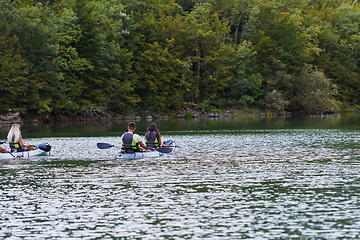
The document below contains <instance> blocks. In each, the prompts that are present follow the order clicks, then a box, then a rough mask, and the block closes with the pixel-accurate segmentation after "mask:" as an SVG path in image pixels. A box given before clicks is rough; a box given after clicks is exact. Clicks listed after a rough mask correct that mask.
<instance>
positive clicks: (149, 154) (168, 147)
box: [97, 140, 177, 160]
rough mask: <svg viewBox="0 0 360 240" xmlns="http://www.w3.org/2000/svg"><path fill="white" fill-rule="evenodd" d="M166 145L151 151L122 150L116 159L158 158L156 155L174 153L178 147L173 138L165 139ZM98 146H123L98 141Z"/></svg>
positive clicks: (105, 147)
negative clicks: (130, 151) (127, 151)
mask: <svg viewBox="0 0 360 240" xmlns="http://www.w3.org/2000/svg"><path fill="white" fill-rule="evenodd" d="M164 145H165V146H164V147H161V148H158V149H156V150H154V151H151V152H145V151H144V152H133V153H125V152H124V151H123V150H122V151H121V152H119V153H118V154H117V155H116V156H115V159H118V160H131V159H141V158H156V157H160V156H162V155H164V154H170V153H172V152H173V151H174V149H175V147H177V146H175V144H174V141H172V140H168V141H165V142H164ZM97 147H98V148H100V149H109V148H112V147H116V148H121V147H117V146H115V145H112V144H109V143H97Z"/></svg>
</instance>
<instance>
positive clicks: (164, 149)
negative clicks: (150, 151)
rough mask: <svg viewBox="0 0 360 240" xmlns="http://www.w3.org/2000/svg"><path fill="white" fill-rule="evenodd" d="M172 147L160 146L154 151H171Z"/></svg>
mask: <svg viewBox="0 0 360 240" xmlns="http://www.w3.org/2000/svg"><path fill="white" fill-rule="evenodd" d="M173 149H174V147H162V148H157V149H156V151H158V152H161V153H171V152H172V151H173Z"/></svg>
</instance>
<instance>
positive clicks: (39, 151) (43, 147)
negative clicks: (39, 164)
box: [0, 143, 51, 160]
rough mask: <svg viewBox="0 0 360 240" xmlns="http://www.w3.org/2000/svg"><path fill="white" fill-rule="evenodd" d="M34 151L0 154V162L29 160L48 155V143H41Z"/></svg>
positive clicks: (49, 147)
mask: <svg viewBox="0 0 360 240" xmlns="http://www.w3.org/2000/svg"><path fill="white" fill-rule="evenodd" d="M35 147H36V149H35V150H31V151H24V152H13V153H0V160H3V159H15V158H30V157H34V156H42V155H48V154H50V150H51V146H50V145H49V144H48V143H42V144H39V145H37V146H35Z"/></svg>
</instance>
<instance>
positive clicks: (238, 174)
mask: <svg viewBox="0 0 360 240" xmlns="http://www.w3.org/2000/svg"><path fill="white" fill-rule="evenodd" d="M126 124H127V122H123V123H107V124H103V123H101V124H100V123H99V124H78V125H77V124H72V125H67V124H62V125H33V126H26V125H24V126H22V130H23V135H24V138H26V140H27V141H29V142H31V143H34V144H37V143H42V142H49V143H50V144H51V145H52V146H53V150H52V151H51V155H50V156H44V157H37V158H33V159H30V160H29V159H27V160H26V159H16V160H6V161H2V162H0V163H1V165H0V179H1V183H2V184H1V186H0V213H1V214H0V216H1V218H0V239H200V238H201V239H202V238H204V239H360V230H359V229H360V150H359V146H360V143H359V129H360V121H359V119H358V117H351V118H345V119H344V118H342V117H334V118H331V119H329V118H322V119H310V118H308V119H297V118H277V119H260V120H256V119H250V120H249V119H248V120H214V121H169V122H161V121H159V122H157V124H158V126H159V128H160V130H161V133H162V136H163V139H174V140H175V141H176V144H177V145H178V146H181V147H182V148H177V150H176V151H175V153H173V154H172V155H165V156H162V157H160V158H156V159H141V160H136V161H116V160H114V156H115V155H116V153H117V152H118V149H116V148H111V149H108V150H101V149H97V148H96V143H97V142H107V143H112V144H115V145H118V146H119V144H120V142H121V139H120V135H121V134H122V133H123V132H124V131H125V129H126ZM148 125H149V122H138V123H137V126H138V128H137V130H138V133H143V132H144V131H145V129H146V127H147V126H148ZM6 128H7V127H4V126H3V128H2V129H1V131H2V132H0V133H1V135H2V136H4V137H3V138H5V135H6V133H7V130H8V129H6Z"/></svg>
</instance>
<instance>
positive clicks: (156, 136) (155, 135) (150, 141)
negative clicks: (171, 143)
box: [145, 123, 162, 150]
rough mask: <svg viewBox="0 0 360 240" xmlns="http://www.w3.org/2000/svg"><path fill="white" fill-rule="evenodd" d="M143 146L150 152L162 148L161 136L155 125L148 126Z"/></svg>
mask: <svg viewBox="0 0 360 240" xmlns="http://www.w3.org/2000/svg"><path fill="white" fill-rule="evenodd" d="M145 144H146V147H147V148H148V149H150V150H155V149H156V148H159V147H160V146H162V143H161V135H160V133H159V130H158V128H157V126H156V124H155V123H152V124H150V126H149V127H148V128H147V129H146V132H145Z"/></svg>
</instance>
